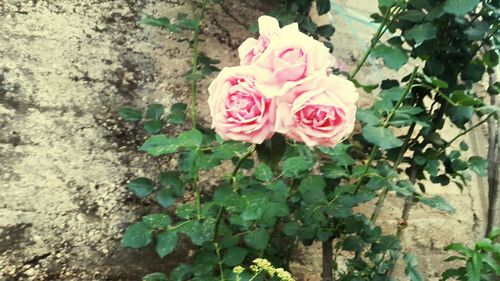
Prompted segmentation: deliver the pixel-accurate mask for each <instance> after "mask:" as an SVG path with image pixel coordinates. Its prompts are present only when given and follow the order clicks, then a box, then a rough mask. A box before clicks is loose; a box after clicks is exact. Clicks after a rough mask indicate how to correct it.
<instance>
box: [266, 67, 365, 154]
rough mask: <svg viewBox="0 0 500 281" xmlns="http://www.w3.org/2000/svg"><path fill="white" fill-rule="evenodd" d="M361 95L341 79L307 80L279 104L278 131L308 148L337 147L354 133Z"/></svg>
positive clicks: (281, 99) (276, 129) (350, 83)
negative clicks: (357, 104)
mask: <svg viewBox="0 0 500 281" xmlns="http://www.w3.org/2000/svg"><path fill="white" fill-rule="evenodd" d="M358 96H359V95H358V93H357V92H356V88H355V87H354V84H353V83H352V82H350V81H348V80H347V79H344V78H341V77H339V76H334V75H331V76H326V75H325V76H324V75H317V76H311V77H308V78H307V79H304V80H303V81H301V82H300V84H298V85H296V86H295V87H293V88H291V89H290V90H288V92H287V93H285V95H283V96H281V97H278V98H277V100H276V104H277V111H276V127H275V131H276V132H280V133H283V134H286V135H287V136H288V137H290V138H293V139H295V140H297V141H301V142H304V143H305V144H306V145H307V146H310V147H313V146H317V145H323V146H330V147H331V146H335V145H336V144H338V143H339V142H341V141H342V140H344V139H345V138H346V137H347V136H348V135H349V134H350V133H351V132H352V130H353V128H354V121H355V115H356V105H355V103H356V101H357V99H358Z"/></svg>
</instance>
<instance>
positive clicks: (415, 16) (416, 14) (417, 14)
mask: <svg viewBox="0 0 500 281" xmlns="http://www.w3.org/2000/svg"><path fill="white" fill-rule="evenodd" d="M398 17H399V18H400V19H402V20H406V21H409V22H420V21H422V20H423V19H424V18H425V14H424V12H422V11H421V10H407V11H406V12H403V13H401V14H399V15H398Z"/></svg>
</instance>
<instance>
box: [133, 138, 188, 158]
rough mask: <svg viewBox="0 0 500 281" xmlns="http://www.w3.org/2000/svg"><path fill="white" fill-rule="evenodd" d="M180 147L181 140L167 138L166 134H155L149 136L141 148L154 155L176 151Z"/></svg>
mask: <svg viewBox="0 0 500 281" xmlns="http://www.w3.org/2000/svg"><path fill="white" fill-rule="evenodd" d="M178 148H179V142H178V141H177V140H176V139H174V138H167V137H166V136H165V135H155V136H151V137H149V138H148V139H147V140H146V142H144V144H143V145H142V146H141V147H140V148H139V150H140V151H144V152H147V153H148V154H150V155H153V156H160V155H164V154H171V153H174V152H176V151H177V149H178Z"/></svg>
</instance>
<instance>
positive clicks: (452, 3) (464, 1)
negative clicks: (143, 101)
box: [443, 0, 479, 280]
mask: <svg viewBox="0 0 500 281" xmlns="http://www.w3.org/2000/svg"><path fill="white" fill-rule="evenodd" d="M478 3H479V0H446V2H445V3H444V6H443V9H444V11H445V12H447V13H448V14H454V15H456V16H464V15H465V14H467V13H468V12H470V11H472V10H473V9H474V8H476V7H477V4H478ZM478 280H479V279H478Z"/></svg>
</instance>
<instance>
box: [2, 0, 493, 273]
mask: <svg viewBox="0 0 500 281" xmlns="http://www.w3.org/2000/svg"><path fill="white" fill-rule="evenodd" d="M225 2H228V3H226V4H225V5H226V9H225V10H226V11H229V12H230V13H231V16H232V17H234V18H237V19H238V20H239V21H240V22H241V23H236V22H235V21H234V19H233V18H232V17H231V16H230V15H228V14H227V13H226V12H223V10H222V9H221V7H220V6H210V7H209V9H208V12H207V19H206V21H205V23H204V27H203V33H202V34H201V49H202V51H203V52H205V53H206V54H207V55H208V56H210V57H215V58H218V59H220V60H221V66H229V65H234V64H236V63H237V57H236V49H237V47H238V45H239V44H240V43H241V42H242V41H243V40H244V39H245V38H246V37H249V36H251V34H250V32H248V30H247V28H246V27H245V25H249V24H251V23H253V22H254V21H255V19H256V18H257V17H258V16H259V15H261V14H264V13H265V10H266V7H260V6H258V7H256V6H254V5H257V4H251V6H250V5H249V4H241V3H239V2H243V1H225ZM336 2H337V3H338V7H337V6H336V7H335V8H334V9H333V12H332V20H333V21H334V23H335V26H336V29H337V32H336V35H335V36H334V39H333V41H334V44H335V47H336V49H335V55H336V56H337V57H338V59H339V60H340V61H342V62H343V63H344V64H345V66H346V67H347V68H352V66H353V65H354V64H355V63H356V58H359V57H360V54H362V51H363V50H364V48H366V43H367V42H368V40H369V37H370V36H371V34H372V33H373V32H374V30H373V28H372V27H371V26H370V25H366V24H360V23H359V22H354V21H351V22H349V17H345V16H342V15H341V13H340V12H341V10H339V9H340V8H342V9H344V11H351V12H354V13H355V14H356V15H362V16H364V17H367V16H368V15H369V14H370V13H371V12H373V11H374V9H376V1H366V2H367V3H368V4H367V3H363V5H361V4H355V3H354V2H359V1H347V0H343V1H336ZM190 11H191V10H190V8H189V5H188V4H187V3H186V2H185V1H173V0H163V1H153V0H122V1H111V0H109V1H101V0H60V1H44V0H32V1H23V0H6V1H1V2H0V128H1V131H0V191H1V192H0V280H140V278H141V277H142V276H143V275H145V274H146V273H149V272H153V271H163V272H168V271H169V270H170V269H171V268H172V265H173V264H175V263H177V262H178V261H179V260H184V259H186V258H187V257H188V256H189V247H186V248H185V249H181V250H178V251H176V252H175V253H173V254H172V255H169V256H168V257H166V258H164V259H163V260H161V259H159V258H158V257H157V256H156V254H154V252H153V251H151V249H145V250H139V251H134V250H127V249H123V248H122V247H121V246H120V243H119V241H120V238H121V235H122V232H123V230H124V229H125V227H126V226H127V225H128V224H129V223H130V222H133V221H134V220H135V219H136V218H137V217H139V216H140V215H142V214H146V213H149V212H151V211H154V210H157V209H156V208H157V207H155V205H154V204H152V203H151V202H149V201H140V200H138V199H136V198H135V197H134V196H132V195H131V194H130V193H129V192H128V191H127V190H126V182H127V181H128V180H130V179H131V178H133V177H136V176H143V175H146V176H154V175H156V174H157V173H158V172H159V171H161V170H163V169H166V168H167V167H168V166H169V164H172V163H171V162H172V160H171V159H169V158H161V159H154V158H150V157H147V156H145V155H144V154H141V153H138V152H137V147H138V145H140V144H141V143H142V142H143V141H144V138H145V137H146V136H145V134H144V132H143V131H142V130H141V129H140V127H138V126H136V125H132V124H128V123H124V122H122V121H121V120H119V119H118V118H117V115H116V109H117V108H118V107H119V106H120V105H123V104H130V105H134V106H145V105H146V104H149V103H153V102H155V103H161V104H163V105H165V106H166V107H167V108H168V107H169V106H170V105H171V104H173V103H175V102H178V101H184V102H186V101H187V100H188V92H189V86H188V85H187V84H186V82H185V79H184V77H183V74H184V73H185V72H186V71H187V70H188V69H189V65H190V48H189V40H191V39H190V38H191V34H190V33H184V34H181V35H172V34H169V33H168V32H165V31H162V30H160V29H157V28H151V27H146V26H143V25H141V24H139V20H140V18H141V16H142V15H143V14H144V13H147V14H153V15H156V16H166V17H168V18H175V16H176V15H177V13H179V12H184V13H188V14H189V13H190ZM321 20H325V19H324V18H323V19H321ZM326 20H329V19H328V18H327V19H326ZM404 71H407V69H406V70H402V73H404ZM384 75H395V76H397V75H399V74H398V73H392V72H381V71H380V64H379V62H376V61H371V62H369V63H368V66H367V67H366V68H364V69H363V71H362V73H361V74H360V75H359V76H360V77H363V79H364V80H366V82H370V81H378V80H380V77H381V76H382V77H383V76H384ZM207 83H208V82H207V81H205V82H203V83H201V85H200V89H201V90H200V95H199V96H200V97H199V104H200V119H201V122H203V123H205V124H207V123H208V114H207V107H206V106H204V104H205V101H206V97H207V95H206V86H207ZM372 100H373V96H370V95H364V96H363V98H362V100H361V101H360V105H361V106H363V105H365V106H366V105H368V104H370V102H371V101H372ZM174 130H175V128H171V127H168V128H166V132H172V133H174ZM456 132H457V130H456V129H454V128H451V127H450V134H449V135H450V136H452V135H454V134H455V133H456ZM475 142H476V145H475V149H476V150H473V151H472V153H478V152H479V153H480V154H481V153H483V155H484V151H483V150H484V148H485V147H486V146H485V145H484V143H485V142H484V139H483V135H482V133H481V132H480V133H479V134H478V135H476V140H475ZM478 147H479V148H482V150H481V149H477V148H478ZM473 148H474V146H473ZM478 186H485V185H482V184H477V181H476V179H473V182H472V185H471V188H466V189H465V190H464V191H463V192H460V191H459V190H458V189H457V188H456V187H454V186H447V187H437V186H434V185H431V184H429V185H428V186H427V190H428V192H429V193H430V194H440V195H443V196H445V197H446V198H447V199H448V200H449V201H450V203H452V204H453V205H454V206H455V207H457V212H456V213H455V214H452V215H450V214H444V213H441V212H438V211H435V210H431V209H429V208H427V207H423V206H420V205H416V206H415V207H414V208H413V211H412V215H411V222H410V225H409V227H408V229H407V231H406V234H405V236H404V238H403V245H404V247H405V249H409V250H410V251H412V252H413V253H415V254H416V255H418V256H419V262H420V267H421V270H422V271H423V272H425V274H426V276H427V278H428V279H429V280H432V277H433V276H435V275H436V274H437V272H441V271H442V269H443V268H444V266H443V265H442V264H443V263H442V260H443V259H444V257H445V256H446V255H445V254H444V252H443V246H444V245H446V244H448V243H449V242H452V241H458V242H460V241H462V242H469V241H472V240H474V239H476V238H479V237H480V236H481V234H482V228H483V217H484V213H483V209H482V207H481V205H482V203H481V202H484V200H483V199H482V195H481V194H482V193H481V192H479V191H478V190H479V189H478ZM401 206H402V201H401V199H398V198H393V197H391V198H389V204H388V208H387V209H386V211H385V212H384V213H383V214H382V216H381V222H382V224H383V225H384V227H385V229H386V230H387V231H388V232H391V231H394V228H395V225H396V223H397V218H398V217H399V216H400V211H401ZM369 210H371V206H366V207H365V211H367V212H368V211H369ZM320 253H321V251H320V249H319V248H318V246H315V247H312V248H309V249H307V250H306V249H303V250H300V251H298V252H297V260H296V262H295V263H294V266H293V269H294V273H295V274H296V276H297V277H298V279H299V280H319V274H317V272H318V271H319V269H320V262H321V259H320Z"/></svg>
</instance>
